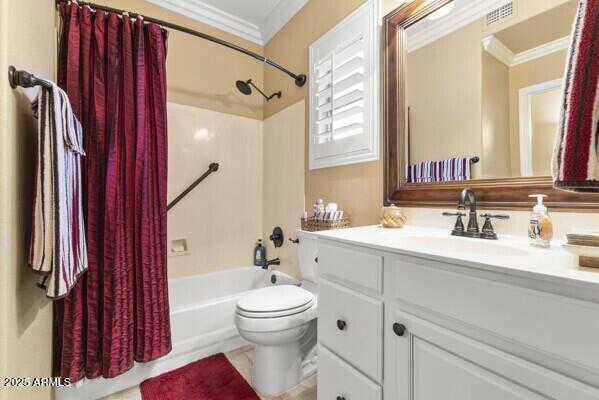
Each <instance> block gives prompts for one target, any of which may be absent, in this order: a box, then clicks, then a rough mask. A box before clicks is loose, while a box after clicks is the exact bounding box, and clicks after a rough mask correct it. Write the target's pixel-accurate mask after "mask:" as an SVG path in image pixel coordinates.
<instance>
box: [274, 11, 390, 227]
mask: <svg viewBox="0 0 599 400" xmlns="http://www.w3.org/2000/svg"><path fill="white" fill-rule="evenodd" d="M362 3H363V0H335V1H331V0H310V1H309V2H308V3H307V4H306V5H305V6H304V7H303V8H302V9H301V10H300V11H299V12H298V13H297V14H296V15H295V16H294V17H293V18H292V19H291V20H290V21H289V22H288V23H287V24H286V25H285V26H284V27H283V29H281V30H280V31H279V32H278V33H277V34H276V35H275V36H274V37H273V38H272V39H271V40H270V41H269V42H268V43H267V44H266V46H265V48H264V54H265V55H266V57H268V58H272V59H273V60H276V61H277V62H278V63H280V64H282V65H285V66H287V67H288V68H290V69H291V70H292V71H301V72H303V73H307V71H308V70H309V68H308V48H309V46H310V44H312V43H313V42H314V41H315V40H316V39H318V38H319V37H320V36H322V35H323V34H324V33H326V32H327V31H328V30H329V29H331V28H332V27H333V26H335V25H336V24H337V23H338V22H340V21H341V20H342V19H343V18H345V17H346V16H347V15H349V14H350V13H351V12H352V11H354V10H355V9H356V8H357V7H359V6H360V5H361V4H362ZM264 79H265V87H266V92H268V93H270V92H272V91H276V90H282V91H283V97H282V98H281V100H278V101H271V102H268V103H266V104H265V106H264V115H265V117H270V116H272V115H273V114H275V113H277V112H278V111H280V110H282V109H284V108H286V107H288V106H289V105H291V104H295V103H297V102H298V101H300V100H305V107H306V109H305V111H304V114H305V119H306V123H305V127H306V128H305V131H306V132H305V141H304V145H305V146H306V148H307V143H308V126H309V124H308V109H307V107H308V85H305V86H304V87H303V88H298V87H297V86H295V84H294V83H293V80H291V79H289V77H287V76H286V75H284V74H282V73H281V72H279V71H277V70H275V69H272V68H266V69H265V70H264ZM306 157H307V154H306ZM306 165H308V162H307V161H306ZM382 178H383V163H382V161H375V162H368V163H361V164H354V165H348V166H342V167H333V168H323V169H318V170H312V171H311V170H308V169H306V173H305V182H306V205H307V207H310V206H311V204H313V202H314V199H315V198H316V197H321V198H323V199H325V201H327V202H329V201H330V202H336V203H338V204H339V207H341V208H342V209H344V210H345V211H346V212H348V213H349V214H350V215H351V216H352V219H353V225H355V226H357V225H367V224H371V223H375V222H376V221H377V219H378V213H379V209H380V206H381V205H382V203H383V194H382V192H383V179H382Z"/></svg>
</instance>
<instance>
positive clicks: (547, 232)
mask: <svg viewBox="0 0 599 400" xmlns="http://www.w3.org/2000/svg"><path fill="white" fill-rule="evenodd" d="M528 197H536V198H537V204H536V205H535V206H534V207H533V209H532V214H531V215H530V222H529V224H528V237H529V239H530V244H531V245H533V246H540V247H549V245H550V243H551V238H552V237H553V222H552V221H551V217H550V216H549V214H548V213H547V207H546V206H545V205H544V204H543V198H544V197H547V196H546V195H544V194H531V195H529V196H528Z"/></svg>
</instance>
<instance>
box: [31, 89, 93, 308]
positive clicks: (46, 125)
mask: <svg viewBox="0 0 599 400" xmlns="http://www.w3.org/2000/svg"><path fill="white" fill-rule="evenodd" d="M32 106H33V109H34V112H35V114H36V115H37V119H38V149H37V168H36V177H35V180H36V182H35V195H34V206H33V224H32V225H33V226H32V231H31V248H30V254H29V257H30V258H29V262H30V264H31V267H32V268H33V269H34V271H36V272H39V273H41V274H42V275H43V276H42V278H41V280H40V283H39V284H38V286H40V287H43V288H45V289H46V295H47V296H48V297H50V298H52V299H58V298H61V297H64V296H66V295H67V294H68V293H69V291H70V290H71V288H72V287H73V286H74V285H75V282H76V281H77V278H78V277H79V276H80V275H81V274H82V273H83V272H85V270H87V247H86V242H85V225H84V220H83V205H82V198H83V194H82V187H83V186H82V181H81V178H82V177H81V157H82V156H83V155H85V153H84V150H83V134H82V129H81V124H80V123H79V121H78V120H77V118H76V117H75V115H74V114H73V110H72V108H71V103H70V101H69V99H68V97H67V95H66V93H65V92H64V91H63V90H62V89H60V88H59V87H58V86H56V85H55V84H54V83H52V88H51V89H48V88H44V87H43V88H41V90H40V93H39V94H38V96H37V97H36V99H35V100H34V101H33V104H32Z"/></svg>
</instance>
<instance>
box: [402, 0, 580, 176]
mask: <svg viewBox="0 0 599 400" xmlns="http://www.w3.org/2000/svg"><path fill="white" fill-rule="evenodd" d="M490 3H493V6H492V7H486V8H485V7H483V5H486V4H489V2H485V1H481V0H477V1H472V0H454V1H453V2H451V3H449V4H448V5H446V6H445V7H443V8H441V9H439V10H438V11H436V12H435V13H433V14H430V15H429V16H428V17H426V18H424V19H422V20H420V21H418V22H416V23H415V24H413V25H411V26H410V27H409V28H408V29H407V30H406V35H405V46H404V49H405V50H404V51H405V53H404V56H405V91H406V92H405V98H406V102H405V106H406V110H405V112H406V115H407V118H406V132H407V137H406V146H407V149H405V151H406V154H407V160H408V162H407V165H406V178H407V181H408V182H409V183H426V182H439V181H455V180H470V179H497V178H511V177H523V176H547V175H549V173H550V168H551V155H552V152H553V141H554V138H555V132H556V129H557V127H558V124H559V116H560V105H561V98H562V85H563V78H564V71H565V63H566V53H567V50H568V45H569V42H570V30H571V27H572V24H573V21H574V16H575V14H576V9H577V5H578V3H577V1H576V0H569V1H559V0H552V1H545V0H543V1H540V0H533V1H531V0H514V1H494V2H490Z"/></svg>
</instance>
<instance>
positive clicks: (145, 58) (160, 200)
mask: <svg viewBox="0 0 599 400" xmlns="http://www.w3.org/2000/svg"><path fill="white" fill-rule="evenodd" d="M60 15H61V22H62V24H61V34H60V45H59V67H58V84H59V85H60V87H62V88H63V89H64V90H65V91H66V92H67V94H68V95H69V98H70V100H71V103H72V105H73V110H74V112H75V113H76V115H77V117H78V118H79V120H80V121H81V123H82V125H83V132H84V142H85V152H86V154H87V156H86V157H85V159H84V165H83V168H84V184H83V185H84V213H85V222H86V231H87V232H86V233H87V244H88V258H89V270H88V272H87V273H86V275H85V276H84V277H83V278H82V279H81V280H80V281H79V283H78V284H77V286H76V287H75V288H73V290H72V291H71V293H70V294H69V295H68V296H67V297H66V298H64V299H63V300H60V301H58V302H56V308H55V324H56V335H55V368H56V369H57V371H56V372H57V373H58V374H59V375H61V376H63V377H68V378H70V379H71V380H72V381H77V380H80V379H82V378H85V377H87V378H95V377H98V376H103V377H114V376H116V375H119V374H121V373H123V372H125V371H127V370H128V369H130V368H131V367H132V366H133V363H134V361H140V362H147V361H151V360H154V359H156V358H158V357H160V356H163V355H165V354H166V353H168V352H169V351H170V350H171V336H170V321H169V306H168V292H167V273H166V176H167V126H166V69H165V68H166V65H165V63H166V42H167V32H166V31H165V30H163V29H162V28H161V27H160V26H158V25H155V24H146V23H144V22H143V20H141V19H137V20H133V19H130V18H129V17H128V16H127V15H122V16H121V15H116V14H113V13H105V12H103V11H100V10H98V11H95V12H92V11H91V10H90V9H89V8H87V7H80V6H78V5H77V4H68V5H67V4H62V5H61V6H60Z"/></svg>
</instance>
